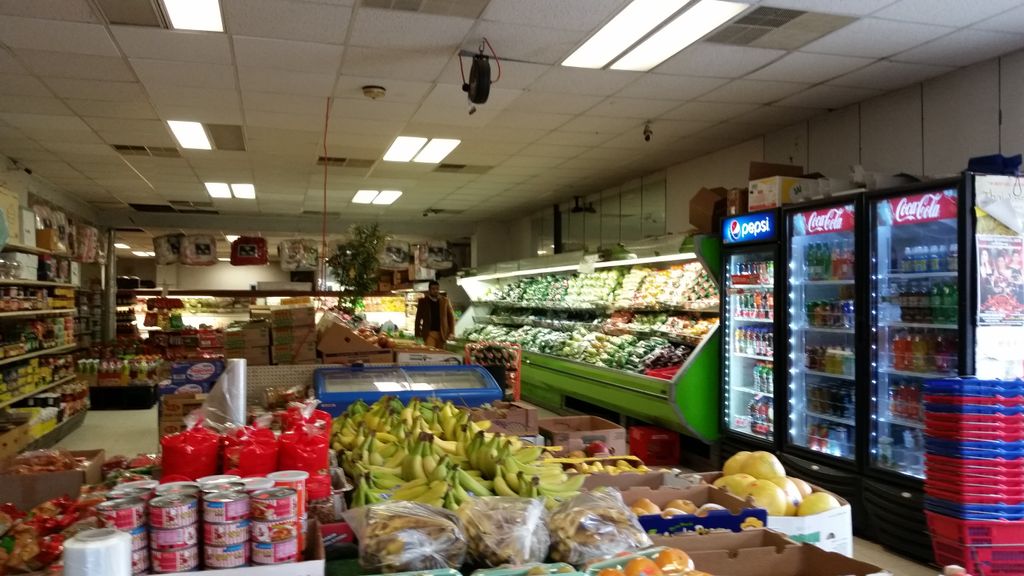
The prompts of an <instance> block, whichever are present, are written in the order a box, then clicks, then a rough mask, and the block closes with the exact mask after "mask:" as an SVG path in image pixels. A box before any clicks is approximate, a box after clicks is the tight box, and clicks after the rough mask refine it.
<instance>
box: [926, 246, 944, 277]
mask: <svg viewBox="0 0 1024 576" xmlns="http://www.w3.org/2000/svg"><path fill="white" fill-rule="evenodd" d="M928 271H929V272H939V271H941V264H940V262H939V247H938V246H936V245H935V244H932V245H931V246H930V247H928Z"/></svg>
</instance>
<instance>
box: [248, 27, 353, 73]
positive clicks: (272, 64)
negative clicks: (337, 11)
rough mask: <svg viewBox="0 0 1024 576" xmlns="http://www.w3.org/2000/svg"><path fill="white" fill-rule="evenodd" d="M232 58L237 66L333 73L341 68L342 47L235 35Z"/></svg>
mask: <svg viewBox="0 0 1024 576" xmlns="http://www.w3.org/2000/svg"><path fill="white" fill-rule="evenodd" d="M233 40H234V43H235V59H236V61H237V62H238V65H239V66H255V67H259V68H281V69H284V70H293V71H297V72H317V73H321V74H335V73H337V71H338V68H339V67H340V66H341V55H342V51H343V50H344V48H343V47H342V46H340V45H338V44H314V43H312V42H295V41H292V40H276V39H271V38H249V37H246V36H235V37H234V39H233Z"/></svg>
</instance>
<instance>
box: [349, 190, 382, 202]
mask: <svg viewBox="0 0 1024 576" xmlns="http://www.w3.org/2000/svg"><path fill="white" fill-rule="evenodd" d="M377 194H378V192H377V191H376V190H360V191H358V192H356V195H355V196H353V197H352V203H353V204H372V203H373V199H374V198H376V197H377Z"/></svg>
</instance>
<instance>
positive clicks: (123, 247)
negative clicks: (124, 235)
mask: <svg viewBox="0 0 1024 576" xmlns="http://www.w3.org/2000/svg"><path fill="white" fill-rule="evenodd" d="M114 248H117V249H119V250H131V249H132V247H131V246H129V245H127V244H125V243H124V242H114Z"/></svg>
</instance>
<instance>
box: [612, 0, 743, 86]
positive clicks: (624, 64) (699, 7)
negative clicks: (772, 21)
mask: <svg viewBox="0 0 1024 576" xmlns="http://www.w3.org/2000/svg"><path fill="white" fill-rule="evenodd" d="M748 7H749V4H740V3H738V2H726V1H724V0H701V1H700V2H698V3H697V4H695V5H693V6H691V7H690V8H689V9H687V10H686V11H685V12H683V13H682V14H680V15H679V16H678V17H676V18H675V19H674V20H672V21H671V22H669V23H668V24H666V25H665V26H664V27H662V28H661V29H660V30H658V31H657V32H655V33H654V34H652V35H651V37H650V38H648V39H647V40H644V41H643V42H642V43H641V44H640V45H639V46H637V47H636V48H634V49H632V50H630V51H629V52H627V53H626V55H625V56H623V57H622V58H619V59H618V60H616V61H615V63H614V64H612V65H611V69H612V70H631V71H635V72H647V71H648V70H650V69H651V68H654V67H655V66H657V65H658V64H661V63H662V62H664V61H665V60H668V59H669V58H670V57H672V56H674V55H675V54H677V53H678V52H680V51H681V50H683V49H684V48H686V47H687V46H689V45H690V44H693V43H694V42H696V41H697V40H700V39H701V38H703V37H704V36H706V35H708V34H709V33H710V32H711V31H713V30H715V29H716V28H718V27H719V26H721V25H722V24H725V23H726V22H728V21H729V20H731V19H732V18H733V17H734V16H736V15H737V14H739V13H740V12H743V11H744V10H746V9H747V8H748Z"/></svg>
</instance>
